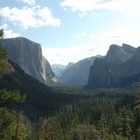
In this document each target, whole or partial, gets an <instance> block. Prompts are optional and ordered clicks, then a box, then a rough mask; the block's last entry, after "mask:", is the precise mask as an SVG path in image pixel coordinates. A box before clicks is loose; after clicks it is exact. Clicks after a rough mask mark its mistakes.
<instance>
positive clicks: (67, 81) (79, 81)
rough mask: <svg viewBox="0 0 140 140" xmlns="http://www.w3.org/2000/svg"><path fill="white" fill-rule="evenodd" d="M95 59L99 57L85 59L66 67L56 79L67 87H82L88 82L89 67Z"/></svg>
mask: <svg viewBox="0 0 140 140" xmlns="http://www.w3.org/2000/svg"><path fill="white" fill-rule="evenodd" d="M96 57H101V56H95V57H90V58H86V59H83V60H80V61H79V62H77V63H75V64H73V65H71V66H70V67H67V68H66V69H65V70H64V71H63V72H62V74H61V76H60V77H59V78H58V82H59V83H60V84H63V85H67V86H84V85H85V84H86V83H87V81H88V75H89V71H90V66H91V65H92V64H93V63H94V60H95V58H96Z"/></svg>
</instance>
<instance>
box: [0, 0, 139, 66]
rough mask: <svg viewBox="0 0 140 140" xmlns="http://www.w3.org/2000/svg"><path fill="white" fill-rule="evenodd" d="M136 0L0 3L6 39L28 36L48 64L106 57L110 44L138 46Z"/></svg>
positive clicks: (7, 0) (6, 0) (3, 0)
mask: <svg viewBox="0 0 140 140" xmlns="http://www.w3.org/2000/svg"><path fill="white" fill-rule="evenodd" d="M139 5H140V2H139V0H133V1H132V0H0V15H1V18H2V21H1V25H0V26H1V28H3V29H4V31H5V38H12V37H18V36H24V37H27V38H29V39H31V40H33V41H35V42H39V43H40V44H41V46H42V51H43V55H44V56H45V57H46V58H47V59H48V60H49V62H50V63H51V64H54V63H58V64H64V65H66V64H67V63H68V62H77V61H79V60H80V59H84V58H86V57H90V56H94V55H98V54H101V55H105V54H106V52H107V50H108V48H109V46H110V45H111V44H119V45H121V44H122V43H128V44H130V45H133V46H135V47H137V46H139V45H140V28H139V25H140V10H139V9H140V8H139Z"/></svg>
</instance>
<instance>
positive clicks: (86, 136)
mask: <svg viewBox="0 0 140 140" xmlns="http://www.w3.org/2000/svg"><path fill="white" fill-rule="evenodd" d="M100 139H101V137H100V134H99V132H98V131H97V130H96V129H95V127H94V125H88V124H86V125H85V124H79V125H77V126H76V127H75V128H73V129H72V140H100Z"/></svg>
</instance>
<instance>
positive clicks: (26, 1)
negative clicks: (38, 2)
mask: <svg viewBox="0 0 140 140" xmlns="http://www.w3.org/2000/svg"><path fill="white" fill-rule="evenodd" d="M17 1H19V2H24V3H27V4H29V5H34V4H35V0H17Z"/></svg>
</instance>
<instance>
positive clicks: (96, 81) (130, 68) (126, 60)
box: [87, 44, 140, 88]
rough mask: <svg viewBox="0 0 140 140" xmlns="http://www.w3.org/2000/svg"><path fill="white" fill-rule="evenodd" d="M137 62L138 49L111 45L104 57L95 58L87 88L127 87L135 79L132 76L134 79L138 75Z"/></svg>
mask: <svg viewBox="0 0 140 140" xmlns="http://www.w3.org/2000/svg"><path fill="white" fill-rule="evenodd" d="M139 60H140V47H138V48H134V47H132V46H130V45H127V44H123V45H122V46H118V45H111V46H110V49H109V50H108V52H107V55H106V57H105V58H103V59H101V58H97V59H96V60H95V62H94V64H93V65H92V67H91V69H90V74H89V78H88V83H87V87H88V88H105V87H124V86H128V85H129V84H131V83H133V82H134V79H136V78H133V76H134V77H136V75H139V74H140V61H139ZM126 79H127V80H126ZM132 79H133V80H132ZM128 80H129V81H128ZM130 81H131V82H130Z"/></svg>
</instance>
